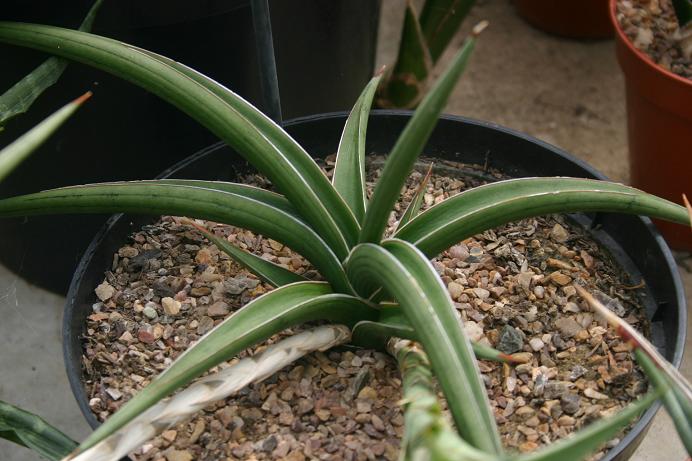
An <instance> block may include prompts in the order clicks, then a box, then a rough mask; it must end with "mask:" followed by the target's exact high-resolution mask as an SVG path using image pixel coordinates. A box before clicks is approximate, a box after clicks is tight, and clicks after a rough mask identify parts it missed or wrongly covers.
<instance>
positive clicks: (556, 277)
mask: <svg viewBox="0 0 692 461" xmlns="http://www.w3.org/2000/svg"><path fill="white" fill-rule="evenodd" d="M550 280H552V281H553V282H555V283H556V284H558V285H561V286H563V285H567V284H568V283H570V282H571V281H572V277H570V276H569V275H565V274H563V273H562V272H560V271H555V272H553V273H552V274H550Z"/></svg>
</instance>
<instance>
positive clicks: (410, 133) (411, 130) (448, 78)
mask: <svg viewBox="0 0 692 461" xmlns="http://www.w3.org/2000/svg"><path fill="white" fill-rule="evenodd" d="M475 41H476V40H475V38H474V37H473V36H472V37H469V38H468V39H467V40H466V42H465V44H464V46H463V47H462V49H461V51H460V52H459V53H458V54H457V55H456V57H455V58H454V60H453V61H452V64H451V65H450V66H449V68H448V69H447V70H446V71H445V73H444V74H443V75H442V76H441V77H440V78H439V80H438V81H437V82H436V83H435V86H434V87H433V88H432V89H431V90H430V93H428V95H427V96H426V97H425V99H423V102H422V103H421V105H420V107H419V108H418V109H417V110H416V112H415V113H414V114H413V117H412V118H411V120H410V121H409V122H408V123H407V124H406V128H404V131H403V132H402V133H401V136H399V139H397V141H396V144H395V145H394V147H393V148H392V151H391V152H390V154H389V158H387V162H386V163H385V165H384V170H383V171H382V175H381V177H380V180H379V182H378V183H377V186H376V187H375V191H374V193H373V196H372V199H371V200H370V204H369V206H368V210H367V212H366V214H365V220H364V222H363V230H362V231H361V235H360V241H361V242H374V243H377V242H379V241H380V239H381V238H382V234H383V233H384V230H385V227H386V225H387V220H388V219H389V214H390V212H391V210H392V208H393V207H394V204H395V203H396V201H397V200H398V198H399V193H400V192H401V188H402V186H403V185H404V183H405V182H406V178H407V177H408V175H409V173H410V172H411V169H412V168H413V165H414V163H415V162H416V159H417V158H418V156H419V155H420V153H421V151H422V150H423V147H424V146H425V144H426V143H427V141H428V138H429V137H430V134H431V133H432V130H433V128H434V127H435V125H436V124H437V118H438V117H439V115H440V113H441V112H442V109H443V108H444V106H445V104H446V102H447V99H448V98H449V96H450V94H451V93H452V90H453V89H454V86H455V84H456V82H457V80H458V79H459V76H461V74H462V73H463V71H464V69H465V68H466V63H467V62H468V59H469V57H470V56H471V53H472V51H473V47H474V44H475Z"/></svg>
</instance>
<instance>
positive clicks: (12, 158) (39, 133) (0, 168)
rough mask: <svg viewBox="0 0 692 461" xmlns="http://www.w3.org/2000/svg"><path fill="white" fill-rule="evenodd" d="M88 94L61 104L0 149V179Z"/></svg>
mask: <svg viewBox="0 0 692 461" xmlns="http://www.w3.org/2000/svg"><path fill="white" fill-rule="evenodd" d="M90 96H91V92H89V93H86V94H84V95H83V96H81V97H79V98H77V99H75V100H74V101H72V102H71V103H69V104H67V105H65V106H63V107H62V108H61V109H59V110H58V111H57V112H54V113H53V114H52V115H51V116H49V117H48V118H47V119H45V120H43V121H42V122H41V123H39V124H38V125H36V126H35V127H33V128H32V129H31V130H29V131H28V132H27V133H25V134H23V135H22V136H20V137H19V138H18V139H16V140H15V141H14V142H13V143H12V144H10V145H9V146H7V147H5V148H4V149H2V150H1V151H0V181H2V180H3V179H5V178H6V177H7V175H9V174H10V173H11V172H12V171H13V170H14V169H15V168H16V167H17V166H19V164H20V163H22V162H23V161H24V160H25V159H26V158H27V157H28V156H29V155H30V154H31V153H32V152H33V151H34V150H36V149H37V148H38V147H39V146H40V145H41V144H43V143H44V142H45V141H46V139H48V138H49V137H50V135H52V134H53V133H54V132H55V131H56V130H57V129H58V128H59V127H60V126H61V125H62V124H63V123H65V121H66V120H67V119H68V118H70V117H71V116H72V114H74V113H75V111H76V110H77V109H78V108H79V106H81V104H82V103H83V102H84V101H86V100H87V99H89V97H90Z"/></svg>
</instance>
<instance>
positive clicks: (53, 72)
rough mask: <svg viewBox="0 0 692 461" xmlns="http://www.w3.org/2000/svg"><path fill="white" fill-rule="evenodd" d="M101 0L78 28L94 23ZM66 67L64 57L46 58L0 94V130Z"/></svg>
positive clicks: (23, 110) (97, 0) (81, 28)
mask: <svg viewBox="0 0 692 461" xmlns="http://www.w3.org/2000/svg"><path fill="white" fill-rule="evenodd" d="M102 1H103V0H96V1H95V2H94V4H93V5H92V7H91V9H90V10H89V12H88V13H87V15H86V17H85V18H84V21H82V25H81V26H79V30H82V31H85V32H88V31H90V30H91V26H92V25H93V24H94V19H95V18H96V13H97V12H98V10H99V8H100V7H101V3H102ZM66 67H67V62H66V61H65V60H64V59H59V58H54V57H53V58H48V59H47V60H46V61H44V62H43V64H41V65H40V66H38V67H37V68H36V69H34V70H33V71H32V72H31V73H30V74H28V75H27V76H26V77H24V78H23V79H21V80H20V81H18V82H17V83H15V84H14V86H13V87H12V88H10V89H9V90H7V91H6V92H5V93H3V94H2V95H0V130H2V127H3V125H5V124H7V122H8V120H10V119H11V118H13V117H16V116H17V115H20V114H23V113H24V112H26V111H28V110H29V107H31V105H32V104H33V103H34V101H36V99H38V97H39V96H41V94H43V92H44V91H46V90H47V89H48V88H49V87H51V86H52V85H53V84H55V82H57V81H58V79H59V78H60V76H61V75H62V73H63V72H64V71H65V68H66Z"/></svg>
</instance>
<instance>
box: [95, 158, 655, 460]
mask: <svg viewBox="0 0 692 461" xmlns="http://www.w3.org/2000/svg"><path fill="white" fill-rule="evenodd" d="M369 162H370V168H369V174H368V176H369V177H368V179H369V184H370V186H372V184H373V183H374V181H375V180H376V179H377V177H378V175H379V174H380V167H381V165H382V158H381V157H374V158H371V159H370V160H369ZM423 162H425V160H423ZM332 167H333V158H332V159H331V161H330V159H328V160H327V162H326V170H327V171H328V174H329V170H330V169H331V168H332ZM420 167H421V168H420V171H416V172H414V173H413V174H412V175H411V178H409V180H408V182H407V185H406V188H405V191H404V192H403V195H402V200H401V202H400V203H399V204H398V205H397V209H396V212H395V213H393V215H392V217H391V219H390V229H389V231H390V233H391V231H392V230H393V229H394V226H395V225H396V223H397V220H398V218H399V217H400V216H401V215H402V214H403V212H404V210H405V209H406V205H407V204H408V202H409V201H410V200H411V198H412V197H413V195H414V193H415V191H416V188H417V187H418V185H419V183H420V181H421V179H422V177H423V172H424V171H425V169H426V165H424V164H421V165H420ZM499 178H501V176H500V175H499V174H498V173H496V172H492V171H484V170H483V169H482V168H478V167H473V166H469V165H462V164H458V163H453V162H444V161H440V162H437V163H436V168H435V170H434V172H433V175H432V177H431V180H430V182H429V183H428V186H427V193H426V194H425V197H424V204H423V208H429V207H430V206H432V205H434V204H436V203H439V202H440V201H441V200H443V199H445V198H447V197H449V196H451V195H454V194H457V193H459V192H460V191H463V190H465V189H467V188H470V187H475V186H478V185H480V184H483V183H485V182H487V181H492V180H496V179H499ZM242 179H243V182H246V183H250V184H255V185H259V186H262V187H268V184H267V183H266V181H265V180H263V179H262V178H261V177H258V176H256V175H247V176H245V177H244V178H242ZM371 188H372V187H371ZM205 224H206V225H207V226H208V227H209V228H210V229H212V230H213V231H214V232H215V233H216V234H217V235H223V236H225V237H226V238H227V239H228V240H229V241H231V242H233V243H235V244H236V245H238V246H240V247H242V248H244V249H246V250H248V251H251V252H253V253H255V254H257V255H262V256H263V257H265V258H266V259H268V260H271V261H273V262H276V263H279V264H281V265H283V266H284V267H286V268H290V269H291V270H293V271H295V272H297V273H299V274H302V275H304V276H306V277H307V278H311V279H319V274H317V273H316V272H315V271H314V270H313V269H312V268H311V267H310V266H309V265H308V264H307V263H306V262H305V260H304V259H302V258H301V257H300V256H298V255H296V254H294V253H293V252H291V251H290V250H289V249H288V248H286V247H284V246H283V245H281V244H280V243H277V242H275V241H272V240H267V239H263V238H262V237H261V236H258V235H255V234H253V233H251V232H248V231H243V230H239V229H237V228H234V227H230V226H226V225H219V224H216V223H210V222H207V223H205ZM434 266H435V268H436V269H437V271H438V272H439V274H440V276H441V277H442V279H443V281H444V283H445V285H447V287H448V289H449V292H450V295H451V296H452V298H453V300H454V301H455V303H456V307H457V309H458V313H459V317H460V318H461V319H463V320H464V322H465V326H464V328H465V330H466V332H467V334H468V336H469V337H470V338H471V339H472V340H473V341H478V342H481V343H483V344H486V345H490V346H493V347H495V348H497V349H500V350H501V351H503V352H506V353H514V354H517V356H518V357H519V358H520V359H521V361H522V362H523V363H520V364H518V365H516V366H509V365H506V364H501V363H496V362H490V361H480V362H479V365H480V369H481V372H482V376H483V381H484V382H485V384H486V388H487V391H488V395H489V397H490V401H491V405H492V406H493V407H494V413H495V417H496V420H497V423H498V425H499V428H500V433H501V435H502V439H503V442H504V444H505V446H506V447H507V448H508V449H510V450H518V451H523V452H526V451H531V450H534V449H536V448H538V447H540V446H542V445H544V444H547V443H550V442H552V441H554V440H556V439H559V438H562V437H565V436H567V435H568V434H569V433H571V432H572V431H574V430H577V429H579V428H581V427H583V426H585V425H587V424H589V423H590V422H592V421H594V420H596V419H599V418H602V417H605V416H607V415H611V414H613V413H616V412H618V411H619V410H620V409H621V408H622V407H624V406H625V405H627V403H628V402H630V401H631V400H633V399H635V398H636V397H637V396H639V395H641V394H642V393H644V392H645V391H646V389H647V383H646V380H645V378H644V377H643V374H642V373H641V372H640V371H639V369H638V368H637V366H636V365H635V363H634V361H633V358H632V355H631V354H630V352H629V348H628V346H626V345H625V344H624V343H623V342H622V341H621V340H620V339H619V337H618V336H617V335H616V334H615V333H614V331H613V330H612V329H611V328H610V327H609V326H607V325H606V324H605V323H604V322H602V321H601V320H600V319H598V318H595V317H594V315H593V314H592V313H591V312H589V310H588V309H587V308H586V305H585V303H584V302H583V301H582V300H581V299H580V298H578V297H577V295H576V293H575V289H574V288H573V287H572V285H571V284H572V282H573V281H578V282H579V283H581V284H582V285H583V286H585V287H587V288H588V289H589V290H590V291H592V292H594V293H595V294H596V296H597V297H599V298H600V299H601V301H603V302H604V303H605V304H607V305H608V306H609V307H610V308H611V309H612V310H613V311H614V312H616V313H617V314H618V315H619V316H621V317H623V318H625V319H626V320H627V321H628V322H629V323H630V324H633V325H635V326H636V327H637V328H638V329H640V330H643V331H645V332H646V331H647V330H648V323H647V322H646V317H645V315H644V313H643V308H642V304H641V302H640V300H639V294H638V293H639V290H638V288H640V286H638V285H636V284H637V283H638V282H639V281H637V280H635V281H633V280H629V278H628V276H627V274H625V273H623V272H622V271H621V269H620V268H618V267H617V266H616V265H615V264H614V263H613V262H612V261H611V259H610V258H609V256H608V254H607V253H605V252H604V250H602V249H601V248H600V247H599V246H598V245H597V244H596V243H595V242H594V241H593V240H592V239H591V238H589V237H588V235H587V234H586V233H585V231H583V230H581V228H579V227H578V226H576V225H573V224H571V223H570V222H569V221H567V220H565V219H564V218H562V217H559V216H551V217H545V218H534V219H526V220H523V221H519V222H515V223H511V224H508V225H505V226H502V227H500V228H497V229H494V230H492V231H487V232H484V233H483V234H479V235H476V236H475V237H473V238H470V239H467V240H465V241H463V242H460V243H459V244H457V245H455V246H453V247H452V248H450V249H449V250H448V251H446V252H444V253H442V254H441V255H440V256H439V257H438V258H436V259H435V261H434ZM104 269H107V272H106V275H105V280H104V282H103V283H102V284H101V285H99V286H98V287H95V293H96V296H95V304H94V306H93V313H92V314H91V315H90V316H89V318H88V320H87V325H86V334H85V337H84V356H83V368H84V375H85V386H86V389H87V391H88V394H89V396H90V397H91V401H90V406H91V408H92V410H93V412H94V413H95V414H96V415H97V416H98V418H99V419H100V420H104V419H106V418H107V417H108V416H109V415H110V414H112V413H113V412H115V411H116V410H117V409H118V408H119V407H120V406H121V405H123V404H124V403H125V402H126V401H127V400H128V399H129V398H130V397H131V396H132V395H133V394H134V393H136V392H137V391H138V390H139V389H141V388H142V387H144V386H145V385H146V384H147V383H149V382H150V381H151V379H152V378H153V377H155V376H156V375H157V374H158V373H159V372H160V371H162V370H163V369H164V368H166V367H167V366H168V365H169V364H170V363H171V362H172V361H173V360H174V359H175V358H176V357H177V356H178V355H179V354H181V353H182V352H183V351H184V350H185V349H186V348H187V347H189V346H190V345H191V344H192V343H194V342H195V341H197V340H198V339H199V338H200V337H201V336H202V335H204V334H205V333H207V332H208V331H209V330H211V329H212V328H213V327H214V325H216V324H218V323H219V322H221V321H222V320H223V319H224V318H226V317H227V316H229V315H230V314H231V313H233V312H234V311H236V310H237V309H239V308H240V307H241V306H243V305H244V304H246V303H247V302H249V301H250V300H252V299H253V298H256V297H258V296H260V295H262V294H263V293H266V292H267V291H269V290H270V289H271V287H270V286H269V285H267V284H264V283H261V282H260V281H259V280H258V279H257V278H256V277H255V276H253V275H252V274H250V273H249V272H247V271H246V270H244V269H242V268H240V267H239V266H238V265H237V264H235V263H234V262H232V261H231V260H230V259H229V258H228V257H227V256H226V255H225V254H223V253H220V252H219V250H218V249H217V248H216V247H215V246H213V245H210V244H209V242H208V241H207V240H206V239H204V238H202V237H201V235H200V234H199V233H197V232H196V231H195V230H194V229H193V228H191V227H189V226H185V225H183V224H181V223H180V222H179V220H178V219H177V218H173V217H163V218H161V220H160V221H158V222H156V223H155V224H153V225H150V226H145V227H144V228H143V229H142V230H140V231H139V232H136V233H135V234H133V235H132V236H131V239H130V240H129V242H127V243H126V244H124V245H123V246H122V248H120V250H119V251H118V253H117V254H116V255H114V259H113V265H112V267H110V268H104ZM97 298H98V299H97ZM99 300H100V301H99ZM295 331H299V329H292V330H287V331H285V332H283V333H282V334H281V335H276V336H274V337H272V338H271V339H270V340H269V341H267V342H266V343H265V344H263V345H260V346H258V347H255V348H253V349H252V350H248V351H246V352H245V353H244V356H247V355H252V354H255V353H257V352H258V351H260V350H262V349H263V348H265V347H266V345H267V344H270V343H272V342H275V341H276V340H277V339H278V338H280V337H281V336H285V335H289V334H292V333H294V332H295ZM229 363H233V361H231V362H229ZM226 366H228V365H227V364H224V365H222V366H221V368H223V367H226ZM400 398H401V380H400V376H399V373H398V370H397V367H396V363H395V361H394V360H393V359H392V358H391V357H389V356H388V355H386V354H384V353H381V352H376V351H372V350H360V349H356V348H348V347H341V348H337V349H333V350H331V351H328V352H326V353H314V354H310V355H308V356H306V357H305V358H303V359H301V360H299V361H297V362H296V363H295V364H293V365H292V366H289V367H287V368H285V369H284V370H282V371H281V372H279V373H277V374H275V375H274V376H272V377H270V378H269V379H267V380H265V381H263V382H261V383H257V384H253V385H251V386H248V387H246V388H245V389H243V390H242V391H241V392H240V393H239V394H238V395H236V396H234V397H231V398H228V399H226V400H224V401H220V402H218V404H216V405H213V406H210V407H207V408H206V409H205V410H204V411H203V412H201V413H199V414H197V415H196V416H195V417H194V418H193V419H192V420H190V421H189V422H187V423H184V424H181V425H179V426H178V427H177V428H175V429H174V430H168V431H166V432H164V433H163V434H162V435H160V436H159V437H157V438H155V439H154V440H152V441H150V442H149V443H147V444H146V445H145V446H144V447H142V448H141V449H139V450H138V451H137V452H135V453H134V454H133V458H134V459H137V460H167V461H190V460H193V459H194V460H225V459H287V460H304V459H329V460H366V459H387V460H396V459H398V452H399V444H400V439H401V436H402V434H403V422H404V418H403V414H402V412H401V410H400V408H399V400H400ZM617 442H618V440H617V439H616V440H613V441H611V442H610V443H609V444H608V446H607V447H604V451H602V452H601V453H598V454H597V455H595V456H594V458H592V459H598V458H599V457H601V456H602V455H603V453H604V452H605V450H607V448H608V447H612V446H614V444H616V443H617Z"/></svg>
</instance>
